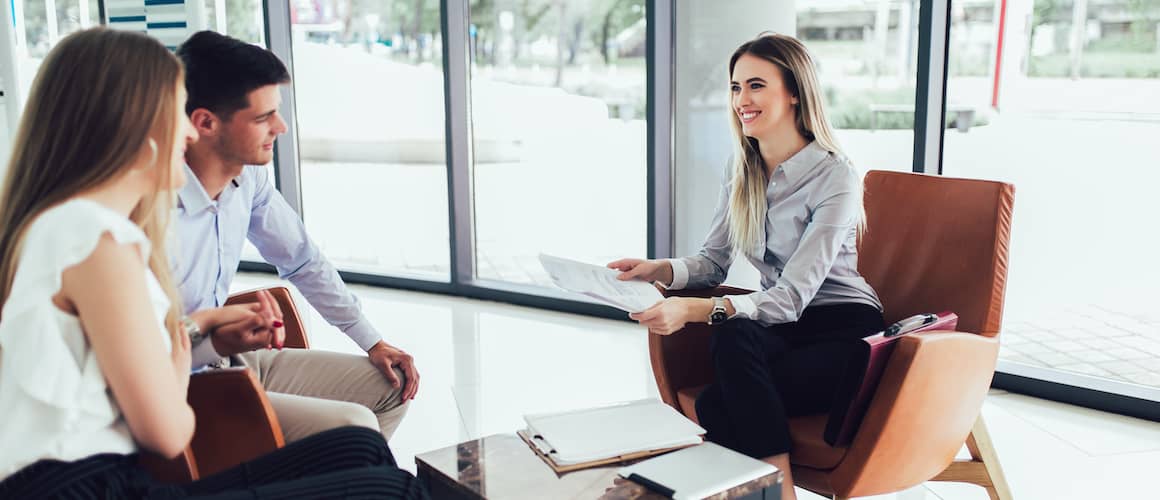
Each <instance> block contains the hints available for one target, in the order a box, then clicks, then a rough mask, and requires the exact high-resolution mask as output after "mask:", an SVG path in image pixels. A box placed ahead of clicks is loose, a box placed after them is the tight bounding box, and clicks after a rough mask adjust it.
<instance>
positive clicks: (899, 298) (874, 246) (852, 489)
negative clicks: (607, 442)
mask: <svg viewBox="0 0 1160 500" xmlns="http://www.w3.org/2000/svg"><path fill="white" fill-rule="evenodd" d="M865 186H866V195H865V206H866V213H867V228H868V230H867V232H866V234H865V235H864V238H863V241H862V242H861V245H860V251H859V271H860V272H861V273H862V275H863V276H864V277H865V278H866V279H867V281H869V282H870V284H871V285H872V286H873V287H874V289H875V290H876V291H877V292H878V295H879V297H880V298H881V299H882V303H883V307H884V309H885V317H886V322H887V324H889V323H892V322H894V321H897V320H899V319H901V318H905V317H907V316H910V315H913V314H917V313H922V312H935V311H946V310H949V311H954V312H955V313H957V314H958V316H959V323H958V329H959V330H960V331H958V332H929V333H923V334H918V335H911V336H907V337H903V338H902V339H899V341H898V345H897V347H896V348H895V350H894V352H893V354H892V355H891V357H890V360H889V362H888V364H887V367H886V370H885V372H884V373H883V375H882V379H881V382H880V384H879V386H878V389H877V391H876V393H875V394H874V397H873V399H872V400H871V403H870V406H869V408H868V410H867V411H866V416H865V418H864V419H863V421H862V424H861V426H860V428H859V430H858V432H857V434H856V435H855V437H854V439H853V441H852V442H851V443H850V444H849V445H848V446H846V447H834V446H830V445H829V444H827V443H826V442H825V441H824V440H823V437H822V435H823V431H824V429H825V427H826V421H827V418H828V415H813V416H805V417H797V418H793V419H791V420H790V434H791V437H792V440H793V450H792V451H791V452H790V460H791V462H792V464H793V475H794V480H795V483H796V484H797V485H798V486H801V487H803V488H806V489H808V490H811V491H814V492H817V493H821V494H824V495H832V496H833V498H835V499H840V498H851V497H859V496H869V495H878V494H884V493H890V492H894V491H900V490H903V489H906V488H910V487H913V486H915V485H918V484H921V483H923V482H925V481H930V480H935V481H958V482H969V483H973V484H978V485H980V486H983V487H984V488H986V490H987V492H988V494H989V495H990V497H991V498H992V499H995V500H998V499H1003V500H1008V499H1010V498H1011V493H1010V490H1009V488H1008V487H1007V483H1006V480H1005V479H1004V477H1003V473H1002V469H1001V468H1000V466H999V462H998V457H997V456H996V455H995V453H994V448H993V447H992V446H991V441H990V437H989V436H988V434H987V430H986V426H985V425H984V423H983V420H982V418H981V416H980V415H979V412H980V409H981V407H982V404H983V400H984V398H985V397H986V394H987V389H988V387H989V386H990V382H991V378H992V376H993V375H994V370H995V362H996V360H997V357H998V352H999V343H998V339H997V336H998V334H999V327H1000V324H1001V322H1002V315H1003V295H1004V290H1005V287H1006V278H1007V258H1008V239H1009V236H1010V231H1011V214H1012V208H1013V204H1014V195H1015V190H1014V187H1013V186H1011V185H1010V184H1003V183H999V182H990V181H981V180H966V179H952V178H946V177H934V176H925V175H918V174H909V173H896V172H882V171H873V172H870V173H869V174H868V175H867V176H866V181H865ZM670 293H672V294H674V295H681V296H698V297H709V296H719V295H734V294H742V293H748V291H746V290H739V289H736V288H729V287H719V288H716V289H713V290H692V291H675V292H670ZM711 334H712V331H711V327H709V326H708V325H705V324H692V325H689V326H687V327H686V328H685V329H683V330H682V331H679V332H677V333H674V334H672V335H669V336H660V335H650V336H649V354H650V358H651V360H652V366H653V373H654V375H655V377H656V380H657V386H658V387H659V389H660V393H661V397H662V399H663V400H664V401H665V402H666V403H668V404H669V405H671V406H673V407H675V408H676V409H678V410H679V411H682V412H683V413H685V414H686V415H688V416H689V417H690V418H693V419H696V410H695V407H694V402H695V400H696V397H697V395H698V394H700V392H701V390H702V389H704V387H705V385H707V384H708V383H710V382H711V381H712V380H713V369H712V364H711V362H710V358H709V336H710V335H711ZM964 442H965V443H966V444H967V448H968V450H969V451H970V454H971V457H972V459H971V460H969V461H954V458H955V455H956V453H957V452H958V451H959V450H960V449H961V448H962V446H963V444H964Z"/></svg>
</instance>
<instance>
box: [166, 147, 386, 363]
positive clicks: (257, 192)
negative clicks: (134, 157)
mask: <svg viewBox="0 0 1160 500" xmlns="http://www.w3.org/2000/svg"><path fill="white" fill-rule="evenodd" d="M185 175H186V179H188V181H187V182H186V184H185V187H183V188H182V189H181V191H179V192H178V193H177V216H176V217H175V222H176V233H177V234H176V236H177V240H178V241H177V245H173V246H172V250H171V253H172V258H171V261H172V268H173V270H174V273H173V276H174V280H176V282H177V284H178V288H179V289H180V292H181V298H182V302H183V304H184V306H185V311H186V313H189V312H192V311H196V310H199V309H205V308H209V307H217V306H221V305H222V304H224V303H225V302H226V299H227V298H228V297H229V291H230V282H231V281H233V279H234V275H236V274H237V271H238V264H239V263H240V262H241V260H242V247H243V245H244V244H245V241H246V239H247V238H248V239H249V240H250V242H251V243H253V244H254V247H256V248H257V249H258V252H259V253H261V254H262V257H263V258H264V259H265V260H266V262H268V263H269V264H270V265H272V266H274V267H275V268H277V270H278V276H280V277H281V278H283V279H286V280H289V281H290V282H291V283H293V284H294V286H295V287H297V288H298V290H299V291H300V292H302V295H303V296H305V297H306V300H307V301H309V302H310V305H312V306H314V308H315V309H317V310H318V312H319V313H321V314H322V317H323V318H325V319H326V321H327V322H329V323H330V324H332V325H334V326H335V327H338V329H340V330H342V331H343V332H344V333H346V335H347V336H349V337H350V338H351V340H354V341H355V343H356V344H358V346H359V347H360V348H362V349H363V350H364V351H365V350H368V349H370V348H371V347H372V346H374V345H375V343H376V342H378V341H379V340H380V339H382V336H381V335H380V334H379V332H378V331H376V330H375V328H374V327H373V326H371V324H370V322H369V321H368V320H367V318H366V317H365V316H364V315H363V314H362V308H361V307H360V305H359V301H358V299H357V298H356V297H355V296H354V295H353V294H351V293H350V291H349V290H347V288H346V285H345V284H344V283H343V282H342V278H341V277H339V275H338V271H337V270H335V268H334V266H333V265H331V263H330V262H329V261H327V260H326V257H324V256H323V255H322V253H321V252H320V251H319V250H318V245H315V244H314V242H313V241H311V240H310V237H309V236H308V235H307V234H306V226H305V225H303V223H302V219H301V218H299V217H298V213H297V212H295V211H294V210H293V209H292V208H290V205H288V204H287V203H286V200H285V199H283V198H282V195H281V193H279V192H278V191H277V190H276V189H274V187H273V183H271V182H270V179H269V176H270V170H269V168H268V167H261V166H247V167H245V169H243V170H242V175H240V176H238V177H236V178H235V179H234V180H232V181H230V183H229V184H227V185H226V188H225V190H224V191H222V193H221V195H219V196H218V199H217V200H211V199H210V197H209V195H208V194H207V193H206V192H205V188H203V187H202V185H201V183H200V182H198V180H197V177H196V176H195V175H194V174H193V171H192V170H190V168H189V167H188V166H187V167H185ZM192 354H193V365H194V366H195V367H200V366H204V365H208V364H210V363H214V362H217V361H219V360H220V359H221V355H219V354H218V353H217V352H215V351H214V349H213V343H212V342H202V343H201V344H199V345H197V346H194V348H193V353H192Z"/></svg>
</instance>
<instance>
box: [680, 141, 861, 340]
mask: <svg viewBox="0 0 1160 500" xmlns="http://www.w3.org/2000/svg"><path fill="white" fill-rule="evenodd" d="M731 190H732V181H731V180H730V179H726V181H725V182H724V183H723V185H722V186H721V193H720V195H719V197H718V201H717V213H716V215H714V216H713V221H712V223H711V224H710V228H709V235H708V237H706V238H705V244H704V246H703V247H702V248H701V251H700V252H699V253H698V254H697V255H694V256H692V257H685V258H680V259H670V260H669V262H670V263H671V264H672V266H673V283H672V285H669V288H671V289H675V290H680V289H682V288H686V287H688V288H712V287H715V286H717V285H720V284H721V283H722V282H723V281H725V276H726V274H727V271H728V270H729V266H730V265H731V264H732V263H733V258H734V251H733V250H734V249H733V245H732V244H731V243H730V241H729V196H730V192H731ZM861 194H862V176H861V175H860V174H859V173H858V171H857V170H855V169H854V167H853V166H852V165H850V163H849V162H848V161H847V160H846V159H845V158H843V157H840V156H838V155H835V154H834V153H831V152H829V151H826V150H825V149H823V148H822V146H821V145H819V144H818V143H817V142H810V143H809V144H807V145H806V147H804V148H802V150H801V151H798V152H797V153H796V154H794V155H793V156H792V157H790V158H789V159H788V160H786V161H785V162H783V163H782V164H781V165H779V166H778V167H777V168H776V169H775V170H774V171H773V175H772V176H771V178H770V181H769V185H768V186H766V190H765V202H766V217H765V224H764V225H763V229H764V234H765V246H764V247H763V248H760V249H758V251H757V252H744V253H745V254H746V255H745V258H746V259H748V260H749V262H750V263H751V264H753V266H754V267H756V268H757V270H758V271H759V272H760V273H761V287H762V288H763V290H762V291H760V292H754V293H751V294H748V295H730V296H729V301H730V302H732V303H733V308H734V309H735V310H736V311H737V312H736V313H735V314H734V317H739V318H745V319H750V320H754V321H757V322H758V323H761V324H763V325H774V324H780V323H792V322H795V321H797V320H798V319H799V318H801V315H802V312H803V311H805V309H806V307H808V306H812V305H826V304H846V303H857V304H866V305H869V306H873V307H876V308H878V310H879V311H881V310H882V302H881V301H879V300H878V295H877V294H876V293H874V289H873V288H871V287H870V284H869V283H867V282H866V280H865V279H863V278H862V276H861V275H860V274H858V221H859V220H861V215H862V196H861ZM870 230H871V231H873V230H874V229H873V228H870ZM755 253H756V254H757V255H753V254H755Z"/></svg>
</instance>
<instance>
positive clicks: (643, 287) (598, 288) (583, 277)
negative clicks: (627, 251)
mask: <svg viewBox="0 0 1160 500" xmlns="http://www.w3.org/2000/svg"><path fill="white" fill-rule="evenodd" d="M540 264H541V265H543V266H544V270H545V271H548V275H549V276H551V277H552V281H553V282H555V283H556V286H558V287H560V288H563V289H565V290H568V291H570V292H576V293H580V294H584V295H587V296H589V297H592V298H594V299H596V300H599V301H601V302H604V303H605V304H608V305H610V306H613V307H615V308H617V309H620V310H622V311H628V312H640V311H643V310H645V309H648V308H649V307H652V305H653V304H656V303H657V302H660V301H661V300H664V297H663V296H662V295H661V292H660V291H658V290H657V289H656V287H655V286H653V285H652V283H647V282H644V281H620V280H618V279H616V276H617V275H618V274H620V272H619V271H617V270H615V269H609V268H607V267H602V266H596V265H592V264H587V263H584V262H579V261H575V260H571V259H565V258H563V257H556V256H552V255H546V254H540Z"/></svg>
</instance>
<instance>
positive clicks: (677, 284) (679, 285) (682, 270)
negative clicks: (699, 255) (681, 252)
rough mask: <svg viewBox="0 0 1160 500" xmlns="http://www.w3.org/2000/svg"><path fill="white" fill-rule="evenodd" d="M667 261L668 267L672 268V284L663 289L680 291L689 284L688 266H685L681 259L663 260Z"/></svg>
mask: <svg viewBox="0 0 1160 500" xmlns="http://www.w3.org/2000/svg"><path fill="white" fill-rule="evenodd" d="M665 260H667V261H669V265H671V266H673V283H672V284H671V285H669V286H666V287H665V288H667V289H669V290H681V289H683V288H685V286H686V285H688V284H689V266H687V265H685V261H683V260H681V259H665Z"/></svg>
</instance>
